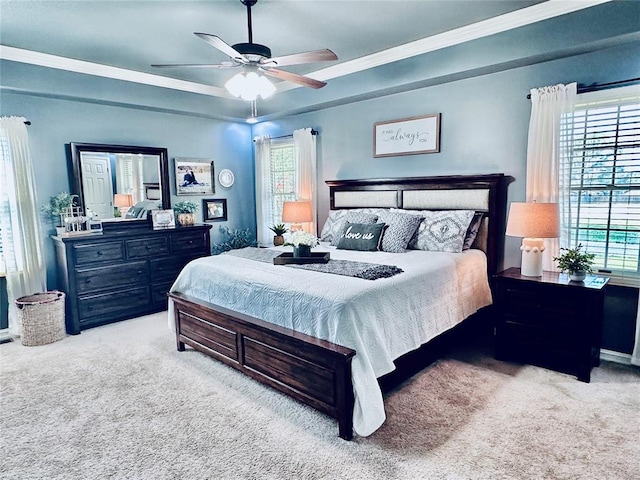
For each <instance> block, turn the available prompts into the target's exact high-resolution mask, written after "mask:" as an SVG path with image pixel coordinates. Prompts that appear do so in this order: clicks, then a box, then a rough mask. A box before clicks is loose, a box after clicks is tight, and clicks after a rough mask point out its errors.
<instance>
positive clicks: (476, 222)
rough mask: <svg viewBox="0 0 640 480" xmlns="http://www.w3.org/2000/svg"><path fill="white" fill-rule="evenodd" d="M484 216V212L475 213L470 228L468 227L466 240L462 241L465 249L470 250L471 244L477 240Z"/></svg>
mask: <svg viewBox="0 0 640 480" xmlns="http://www.w3.org/2000/svg"><path fill="white" fill-rule="evenodd" d="M483 217H484V213H482V212H476V213H474V214H473V218H472V219H471V223H470V224H469V228H467V234H466V235H465V236H464V242H462V250H463V251H464V250H469V249H470V248H471V245H473V242H474V241H475V240H476V237H477V236H478V232H479V231H480V225H482V218H483Z"/></svg>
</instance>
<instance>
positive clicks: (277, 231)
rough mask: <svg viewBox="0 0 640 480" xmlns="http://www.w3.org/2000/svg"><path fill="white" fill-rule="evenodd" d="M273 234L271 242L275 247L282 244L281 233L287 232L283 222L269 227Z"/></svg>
mask: <svg viewBox="0 0 640 480" xmlns="http://www.w3.org/2000/svg"><path fill="white" fill-rule="evenodd" d="M269 230H271V231H272V232H273V233H275V236H274V237H273V244H274V245H275V246H276V247H277V246H278V245H284V237H283V235H284V234H285V233H287V227H285V226H284V223H277V224H275V225H274V226H273V227H269Z"/></svg>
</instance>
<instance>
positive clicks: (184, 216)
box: [173, 200, 198, 225]
mask: <svg viewBox="0 0 640 480" xmlns="http://www.w3.org/2000/svg"><path fill="white" fill-rule="evenodd" d="M173 211H174V212H176V215H177V216H178V223H179V224H180V225H195V223H196V212H197V211H198V204H197V203H196V202H192V201H190V200H186V201H183V202H176V203H175V204H174V205H173Z"/></svg>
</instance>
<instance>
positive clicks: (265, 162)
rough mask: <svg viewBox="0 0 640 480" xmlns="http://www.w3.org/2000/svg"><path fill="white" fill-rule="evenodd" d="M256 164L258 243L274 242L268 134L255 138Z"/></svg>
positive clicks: (269, 140)
mask: <svg viewBox="0 0 640 480" xmlns="http://www.w3.org/2000/svg"><path fill="white" fill-rule="evenodd" d="M254 142H255V155H256V157H255V164H256V168H255V171H256V225H257V235H258V243H259V244H260V245H263V246H269V245H272V244H273V232H272V231H271V230H269V226H270V225H271V224H272V223H273V213H274V212H273V202H272V201H271V197H272V196H273V187H272V183H271V138H270V137H269V136H268V135H264V136H261V137H256V138H254Z"/></svg>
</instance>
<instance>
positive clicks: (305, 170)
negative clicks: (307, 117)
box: [293, 128, 318, 235]
mask: <svg viewBox="0 0 640 480" xmlns="http://www.w3.org/2000/svg"><path fill="white" fill-rule="evenodd" d="M293 146H294V152H295V157H296V161H297V164H298V165H297V166H298V168H297V176H298V179H297V182H296V187H297V188H296V190H297V191H296V197H297V199H298V200H299V201H309V202H311V211H312V213H313V216H312V218H313V221H312V222H309V223H304V224H303V225H302V228H303V229H304V230H305V231H306V232H311V233H313V234H314V235H317V234H318V230H317V228H316V220H317V218H318V216H317V192H316V178H317V177H316V169H317V167H316V136H315V135H313V133H312V131H311V129H310V128H302V129H300V130H295V131H294V132H293Z"/></svg>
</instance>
